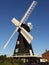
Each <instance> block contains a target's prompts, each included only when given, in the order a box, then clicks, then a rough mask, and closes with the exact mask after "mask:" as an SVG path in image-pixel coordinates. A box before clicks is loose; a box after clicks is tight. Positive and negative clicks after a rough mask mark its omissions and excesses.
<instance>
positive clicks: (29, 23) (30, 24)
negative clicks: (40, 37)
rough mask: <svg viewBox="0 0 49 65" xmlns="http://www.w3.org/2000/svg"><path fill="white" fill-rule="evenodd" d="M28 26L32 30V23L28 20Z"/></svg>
mask: <svg viewBox="0 0 49 65" xmlns="http://www.w3.org/2000/svg"><path fill="white" fill-rule="evenodd" d="M27 26H28V27H29V28H30V30H31V29H32V23H31V22H28V23H27Z"/></svg>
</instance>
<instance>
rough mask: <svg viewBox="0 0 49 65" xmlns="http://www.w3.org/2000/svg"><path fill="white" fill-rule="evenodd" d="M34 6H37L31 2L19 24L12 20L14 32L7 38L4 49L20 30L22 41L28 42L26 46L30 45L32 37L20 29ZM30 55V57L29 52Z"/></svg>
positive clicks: (14, 19) (34, 2)
mask: <svg viewBox="0 0 49 65" xmlns="http://www.w3.org/2000/svg"><path fill="white" fill-rule="evenodd" d="M36 4H37V2H36V1H33V2H32V4H31V5H30V7H29V8H28V10H27V12H26V13H25V15H24V16H23V17H22V19H21V20H20V22H19V21H18V20H17V19H16V18H13V19H12V23H13V24H14V25H15V26H17V28H16V29H15V30H14V32H13V34H12V35H11V37H10V38H9V40H8V41H7V43H6V44H5V45H4V49H5V48H6V47H7V45H8V44H9V42H10V41H11V40H12V38H13V36H14V35H15V33H16V32H17V31H18V30H19V29H21V31H20V33H21V34H22V36H23V37H24V39H25V40H26V41H27V42H28V44H29V45H30V43H31V41H32V39H33V36H32V35H30V34H29V33H28V32H27V31H26V30H25V29H24V28H23V27H21V25H22V24H23V23H24V22H25V21H26V20H27V19H28V17H29V15H30V14H31V12H32V10H34V8H35V6H36ZM15 51H16V49H15ZM30 55H32V52H31V50H30Z"/></svg>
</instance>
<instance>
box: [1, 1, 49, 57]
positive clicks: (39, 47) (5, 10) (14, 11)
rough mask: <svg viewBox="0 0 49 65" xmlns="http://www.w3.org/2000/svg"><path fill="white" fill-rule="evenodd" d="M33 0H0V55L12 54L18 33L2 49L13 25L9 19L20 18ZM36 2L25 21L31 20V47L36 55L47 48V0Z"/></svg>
mask: <svg viewBox="0 0 49 65" xmlns="http://www.w3.org/2000/svg"><path fill="white" fill-rule="evenodd" d="M32 1H33V0H0V55H4V54H6V55H13V52H14V48H15V44H16V40H17V36H18V33H16V34H15V36H14V37H13V39H12V40H11V42H10V43H9V45H8V46H7V47H6V49H3V46H4V44H5V43H6V42H7V40H8V39H9V37H10V36H11V34H12V33H13V31H14V30H15V28H16V27H15V25H14V24H12V22H11V19H12V18H13V17H15V18H17V19H18V20H19V21H20V20H21V19H22V17H23V15H24V14H25V12H26V10H27V9H28V7H29V6H30V4H31V3H32ZM36 1H37V2H38V4H37V6H36V7H35V9H34V11H33V12H32V13H31V15H30V16H29V18H28V20H27V21H26V22H25V23H27V22H31V23H32V24H33V29H32V31H31V32H30V34H31V35H32V36H33V37H34V39H33V40H32V43H31V44H32V48H33V50H34V53H35V54H36V55H39V56H40V55H41V54H42V53H43V52H45V50H46V49H47V50H49V0H36Z"/></svg>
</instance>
